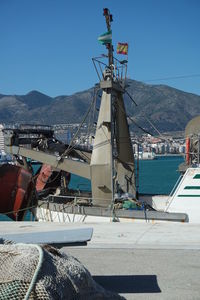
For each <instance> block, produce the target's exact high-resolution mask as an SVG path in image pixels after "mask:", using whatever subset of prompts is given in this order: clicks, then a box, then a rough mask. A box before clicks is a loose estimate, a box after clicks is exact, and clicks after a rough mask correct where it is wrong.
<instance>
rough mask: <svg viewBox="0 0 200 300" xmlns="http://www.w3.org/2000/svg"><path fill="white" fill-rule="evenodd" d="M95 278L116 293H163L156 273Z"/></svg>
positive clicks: (94, 277)
mask: <svg viewBox="0 0 200 300" xmlns="http://www.w3.org/2000/svg"><path fill="white" fill-rule="evenodd" d="M93 279H94V280H95V281H96V282H97V283H98V284H100V285H101V286H103V287H104V288H105V289H107V290H110V291H113V292H116V293H125V294H128V293H161V290H160V288H159V286H158V282H157V276H156V275H119V276H117V275H105V276H98V275H96V276H93Z"/></svg>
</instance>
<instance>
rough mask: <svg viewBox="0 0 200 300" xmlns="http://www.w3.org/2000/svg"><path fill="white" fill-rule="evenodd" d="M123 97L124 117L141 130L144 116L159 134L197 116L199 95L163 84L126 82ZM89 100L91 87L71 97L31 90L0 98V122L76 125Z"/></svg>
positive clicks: (144, 122) (144, 124) (184, 123)
mask: <svg viewBox="0 0 200 300" xmlns="http://www.w3.org/2000/svg"><path fill="white" fill-rule="evenodd" d="M128 83H129V87H128V89H127V90H128V92H129V93H130V95H131V96H132V97H133V99H134V100H135V101H136V102H137V104H138V106H137V107H136V106H135V105H134V104H133V102H132V101H131V100H130V99H129V97H128V96H127V95H125V103H126V107H127V111H128V114H129V115H130V116H134V120H136V121H137V123H138V124H140V125H141V126H143V127H145V128H149V127H150V125H149V123H148V122H147V121H146V117H147V118H148V119H150V120H151V122H153V124H155V126H156V127H157V128H158V129H159V130H160V131H179V130H184V128H185V125H186V124H187V122H188V121H189V120H190V119H192V118H193V117H194V116H197V115H199V114H200V96H198V95H194V94H190V93H186V92H183V91H180V90H177V89H174V88H171V87H169V86H165V85H148V84H144V83H142V82H138V81H134V80H129V82H128ZM92 97H93V88H91V89H88V90H86V91H83V92H79V93H76V94H73V95H71V96H58V97H55V98H52V97H49V96H47V95H44V94H42V93H40V92H38V91H32V92H30V93H28V94H26V95H0V123H6V124H11V123H40V124H57V123H73V122H76V123H77V122H80V121H81V120H82V117H83V115H84V114H85V112H86V111H87V109H88V107H89V105H90V103H91V100H92Z"/></svg>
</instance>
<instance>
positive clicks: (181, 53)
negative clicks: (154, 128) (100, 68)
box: [0, 0, 200, 97]
mask: <svg viewBox="0 0 200 300" xmlns="http://www.w3.org/2000/svg"><path fill="white" fill-rule="evenodd" d="M104 7H108V8H109V9H110V12H111V13H112V14H113V23H112V30H113V45H114V50H115V51H116V44H117V42H128V44H129V56H128V61H129V63H128V76H129V77H130V78H131V79H134V80H138V81H142V82H146V83H149V84H165V85H169V86H172V87H175V88H177V89H180V90H183V91H186V92H190V93H194V94H198V95H200V57H199V56H200V34H199V29H200V1H199V0H123V1H122V0H107V1H104V0H84V1H83V0H73V1H71V0H0V94H7V95H9V94H17V95H23V94H26V93H28V92H30V91H32V90H38V91H40V92H42V93H45V94H47V95H49V96H52V97H55V96H58V95H71V94H73V93H75V92H79V91H83V90H86V89H88V88H90V87H92V86H93V85H94V84H95V83H97V82H98V77H97V75H96V72H95V69H94V66H93V64H92V57H95V56H98V55H100V54H102V53H106V49H105V46H102V45H101V44H99V43H98V41H97V38H98V36H99V35H100V34H102V33H104V32H105V31H106V25H105V19H104V17H103V8H104ZM114 55H115V54H114ZM118 58H119V59H124V57H123V55H121V56H120V57H119V56H118Z"/></svg>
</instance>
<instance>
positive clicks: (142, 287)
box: [0, 222, 200, 300]
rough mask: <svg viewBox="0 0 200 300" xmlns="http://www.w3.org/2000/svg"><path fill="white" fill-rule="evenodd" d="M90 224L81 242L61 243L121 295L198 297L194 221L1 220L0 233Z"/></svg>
mask: <svg viewBox="0 0 200 300" xmlns="http://www.w3.org/2000/svg"><path fill="white" fill-rule="evenodd" d="M91 227H92V228H93V229H94V233H93V237H92V240H91V241H90V242H89V243H88V245H87V246H85V247H65V248H62V251H65V252H67V253H70V254H72V255H73V256H75V257H77V258H78V259H79V260H80V261H81V262H82V263H83V264H84V265H85V266H86V267H87V268H88V270H89V271H90V272H91V274H92V275H93V277H94V279H95V280H96V281H97V282H98V283H100V284H101V285H102V286H104V287H105V288H107V289H110V290H113V291H116V292H118V293H119V294H121V295H123V296H124V297H125V298H126V299H145V300H146V299H147V300H148V299H150V300H151V299H164V300H170V299H178V300H179V299H181V300H190V299H195V300H196V299H200V224H189V223H186V224H182V223H164V222H160V223H144V222H133V223H99V224H97V223H96V224H86V223H81V224H77V223H73V224H72V223H71V224H61V223H60V224H55V223H53V224H52V223H33V222H32V223H29V222H25V223H23V222H17V223H14V222H7V223H5V222H1V224H0V233H2V234H5V233H12V234H13V233H15V232H16V233H23V232H24V233H26V234H27V233H30V234H31V232H37V233H38V232H46V234H48V231H49V232H52V231H54V230H58V231H60V230H63V229H65V230H68V229H74V228H91Z"/></svg>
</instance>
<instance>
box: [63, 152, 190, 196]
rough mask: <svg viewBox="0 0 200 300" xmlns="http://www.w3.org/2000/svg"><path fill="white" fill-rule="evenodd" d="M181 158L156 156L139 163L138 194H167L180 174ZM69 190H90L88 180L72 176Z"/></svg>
mask: <svg viewBox="0 0 200 300" xmlns="http://www.w3.org/2000/svg"><path fill="white" fill-rule="evenodd" d="M183 161H184V158H183V157H182V156H172V155H171V156H158V157H157V158H156V159H154V160H140V161H139V192H140V193H145V194H169V193H170V192H171V190H172V188H173V187H174V185H175V183H176V182H177V180H178V178H179V176H180V174H179V172H178V166H179V165H180V164H181V163H182V162H183ZM69 188H73V189H77V190H91V183H90V180H88V179H85V178H82V177H79V176H76V175H73V174H72V179H71V183H70V185H69Z"/></svg>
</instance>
